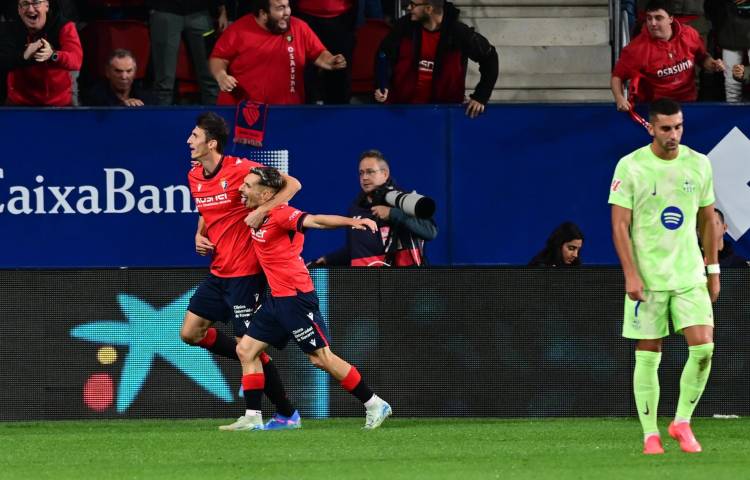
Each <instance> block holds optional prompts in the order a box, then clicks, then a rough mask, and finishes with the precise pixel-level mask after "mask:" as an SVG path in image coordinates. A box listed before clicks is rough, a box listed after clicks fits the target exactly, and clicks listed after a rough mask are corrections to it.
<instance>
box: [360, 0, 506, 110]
mask: <svg viewBox="0 0 750 480" xmlns="http://www.w3.org/2000/svg"><path fill="white" fill-rule="evenodd" d="M408 9H409V14H408V15H404V16H403V17H402V18H400V19H399V20H398V22H396V26H395V27H394V29H393V31H392V32H391V33H390V34H389V35H388V36H387V37H385V38H384V39H383V42H382V43H381V44H380V48H379V49H378V53H377V55H378V61H377V70H378V76H377V78H378V79H385V85H378V86H377V89H376V90H375V100H377V101H378V102H381V103H383V102H388V103H463V102H464V99H465V96H464V94H465V90H466V87H465V81H466V66H467V63H468V62H467V60H468V59H471V60H473V61H474V62H477V63H478V64H479V72H480V79H479V83H478V84H477V86H476V88H475V90H474V93H472V94H471V95H469V97H470V98H469V100H468V102H467V107H466V114H467V115H468V116H469V117H471V118H475V117H477V116H478V115H479V114H481V113H482V112H484V109H485V106H486V105H487V102H488V101H489V99H490V95H492V89H493V88H494V87H495V82H496V81H497V74H498V58H497V52H496V51H495V47H493V46H492V45H491V44H490V43H489V42H488V41H487V39H486V38H484V37H483V36H482V35H480V34H479V33H477V32H475V31H474V29H473V28H471V27H469V26H468V25H466V24H464V23H462V22H460V21H459V20H458V16H459V10H458V9H457V8H456V7H455V6H454V5H453V4H452V3H451V2H447V1H444V0H417V1H414V0H412V1H410V2H409V5H408Z"/></svg>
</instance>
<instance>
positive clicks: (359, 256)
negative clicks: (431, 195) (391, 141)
mask: <svg viewBox="0 0 750 480" xmlns="http://www.w3.org/2000/svg"><path fill="white" fill-rule="evenodd" d="M359 158H360V160H359V184H360V186H361V187H362V191H361V192H360V194H359V195H358V196H357V198H356V199H355V200H354V203H352V205H351V207H350V208H349V212H348V214H347V215H349V216H351V217H361V218H371V219H373V220H375V222H376V223H377V225H378V232H376V233H372V232H370V231H369V230H367V231H365V230H348V231H347V237H346V245H345V246H344V247H343V248H341V249H339V250H337V251H335V252H332V253H329V254H327V255H325V256H323V257H320V258H319V259H317V260H316V261H315V262H313V264H314V265H351V266H353V267H382V266H389V267H390V266H392V267H408V266H422V265H425V263H426V261H425V256H424V242H425V240H432V239H434V238H435V237H436V236H437V226H436V225H435V221H434V220H433V219H432V218H427V219H426V218H416V217H415V216H412V215H409V214H407V213H406V211H404V210H403V209H401V208H397V207H393V206H391V205H389V204H388V202H386V199H385V196H386V193H387V192H388V191H394V190H395V191H399V190H401V189H400V188H398V187H397V186H396V185H395V183H394V182H393V180H392V179H391V176H390V168H389V167H388V162H387V161H386V160H385V158H384V157H383V154H382V153H380V152H379V151H377V150H368V151H366V152H364V153H362V155H360V157H359ZM389 198H390V197H389ZM406 210H409V209H408V208H407V209H406Z"/></svg>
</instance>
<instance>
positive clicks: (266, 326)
mask: <svg viewBox="0 0 750 480" xmlns="http://www.w3.org/2000/svg"><path fill="white" fill-rule="evenodd" d="M247 334H248V335H250V336H251V337H253V338H254V339H256V340H260V341H261V342H266V343H267V344H269V345H272V346H273V347H275V348H277V349H279V350H281V349H283V348H284V347H285V346H286V344H287V342H289V339H291V338H294V341H295V342H297V345H298V346H299V348H300V349H301V350H302V351H303V352H305V353H312V352H314V351H315V350H318V349H320V348H323V347H327V346H328V327H326V323H325V321H324V320H323V317H321V316H320V308H319V307H318V296H317V295H316V294H315V291H314V290H313V291H312V292H308V293H297V296H295V297H274V296H272V295H268V296H267V297H266V298H265V299H264V301H263V304H262V305H261V306H260V307H259V308H258V310H257V311H256V312H255V316H254V317H253V321H252V323H251V324H250V328H248V330H247Z"/></svg>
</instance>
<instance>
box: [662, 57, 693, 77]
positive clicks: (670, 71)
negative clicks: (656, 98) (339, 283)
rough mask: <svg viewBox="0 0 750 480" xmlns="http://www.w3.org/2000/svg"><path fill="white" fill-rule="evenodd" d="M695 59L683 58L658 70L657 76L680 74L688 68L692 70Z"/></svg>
mask: <svg viewBox="0 0 750 480" xmlns="http://www.w3.org/2000/svg"><path fill="white" fill-rule="evenodd" d="M693 65H694V64H693V61H692V60H690V59H689V58H686V59H685V60H682V61H680V62H677V63H676V64H674V65H670V66H668V67H664V68H660V69H659V70H657V71H656V76H657V77H659V78H664V77H668V76H670V75H678V74H680V73H682V72H684V71H686V70H690V69H691V68H693Z"/></svg>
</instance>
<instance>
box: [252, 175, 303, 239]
mask: <svg viewBox="0 0 750 480" xmlns="http://www.w3.org/2000/svg"><path fill="white" fill-rule="evenodd" d="M281 176H282V177H284V181H285V182H286V183H285V185H284V188H282V189H281V190H279V191H278V192H277V193H276V195H274V196H273V197H272V198H271V199H270V200H269V201H267V202H266V203H264V204H263V205H260V206H259V207H258V208H256V209H255V210H253V211H252V212H250V213H248V214H247V216H246V217H245V224H246V225H247V226H248V227H250V228H258V227H259V226H260V224H261V223H263V219H264V218H266V215H268V212H270V211H271V209H272V208H274V207H276V206H277V205H281V204H282V203H288V202H289V200H291V199H292V197H293V196H294V195H296V194H297V192H299V191H300V190H301V189H302V184H301V183H300V182H299V180H297V179H296V178H294V177H292V176H291V175H287V174H286V173H282V174H281Z"/></svg>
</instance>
